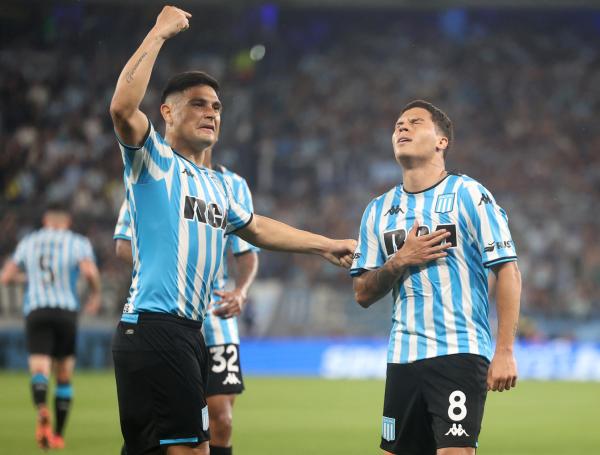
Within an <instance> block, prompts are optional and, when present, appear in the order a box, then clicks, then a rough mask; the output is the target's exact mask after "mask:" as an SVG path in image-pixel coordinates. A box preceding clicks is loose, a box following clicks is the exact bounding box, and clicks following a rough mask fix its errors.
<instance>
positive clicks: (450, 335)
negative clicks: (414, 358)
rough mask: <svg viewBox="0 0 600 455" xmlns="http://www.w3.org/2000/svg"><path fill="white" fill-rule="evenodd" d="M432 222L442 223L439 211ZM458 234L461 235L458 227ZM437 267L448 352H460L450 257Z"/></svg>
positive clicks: (433, 213)
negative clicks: (449, 266) (449, 265)
mask: <svg viewBox="0 0 600 455" xmlns="http://www.w3.org/2000/svg"><path fill="white" fill-rule="evenodd" d="M446 184H447V182H444V183H443V184H440V185H438V187H437V188H436V189H435V193H434V194H437V193H441V192H442V191H443V189H445V186H446ZM431 223H432V226H431V229H435V227H436V226H437V225H438V224H440V223H441V222H440V214H439V213H435V212H432V213H431ZM457 228H458V226H457ZM456 235H457V236H459V235H460V232H458V229H457V233H456ZM435 267H436V269H437V271H438V274H439V277H440V278H439V279H440V293H441V300H442V307H443V314H444V327H445V329H446V341H447V343H448V352H447V353H448V354H455V353H457V352H458V335H457V333H456V316H455V314H454V303H453V301H452V282H451V279H450V269H449V268H448V259H447V258H441V259H438V260H437V261H436V266H435ZM432 300H433V296H432Z"/></svg>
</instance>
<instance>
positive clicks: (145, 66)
mask: <svg viewBox="0 0 600 455" xmlns="http://www.w3.org/2000/svg"><path fill="white" fill-rule="evenodd" d="M164 43H165V39H164V38H163V37H161V36H160V35H159V34H158V33H157V32H156V30H155V29H154V28H153V29H152V30H150V32H149V33H148V35H146V38H144V41H142V44H141V45H140V47H139V48H138V49H137V50H136V51H135V53H134V54H133V55H132V56H131V58H130V59H129V61H128V62H127V64H126V65H125V67H124V68H123V71H121V74H120V76H119V80H118V81H117V87H116V89H115V93H114V95H113V99H112V102H111V114H112V115H113V117H114V116H115V115H116V116H120V117H123V118H128V117H130V116H131V115H133V113H134V112H135V111H137V110H138V109H139V106H140V104H141V102H142V99H143V98H144V95H145V94H146V89H147V88H148V82H149V81H150V75H151V74H152V68H153V67H154V63H155V61H156V57H157V56H158V53H159V52H160V49H161V48H162V46H163V44H164Z"/></svg>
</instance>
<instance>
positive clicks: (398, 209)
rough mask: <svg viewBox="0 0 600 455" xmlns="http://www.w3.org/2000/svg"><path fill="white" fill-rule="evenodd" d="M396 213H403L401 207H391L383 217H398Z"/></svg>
mask: <svg viewBox="0 0 600 455" xmlns="http://www.w3.org/2000/svg"><path fill="white" fill-rule="evenodd" d="M398 213H404V210H402V207H400V206H399V205H392V206H391V207H390V209H389V210H388V211H387V212H385V213H384V215H398Z"/></svg>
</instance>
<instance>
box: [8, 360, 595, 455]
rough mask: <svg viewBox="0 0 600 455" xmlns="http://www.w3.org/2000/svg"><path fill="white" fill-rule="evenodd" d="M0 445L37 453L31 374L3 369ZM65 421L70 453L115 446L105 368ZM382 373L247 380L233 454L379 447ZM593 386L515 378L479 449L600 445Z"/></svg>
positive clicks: (490, 408)
mask: <svg viewBox="0 0 600 455" xmlns="http://www.w3.org/2000/svg"><path fill="white" fill-rule="evenodd" d="M0 385H1V387H0V453H2V454H5V453H6V454H9V453H11V454H12V453H14V454H19V455H28V454H39V453H40V451H39V450H38V449H37V448H36V447H35V443H34V441H33V432H34V412H33V409H32V405H31V403H30V397H29V385H28V376H27V375H25V374H20V373H19V374H16V373H0ZM74 385H75V405H74V409H73V413H72V415H71V417H70V421H69V423H68V428H67V445H68V447H67V449H66V450H64V451H63V453H64V454H65V455H68V454H85V455H88V454H89V455H95V454H102V455H110V454H118V451H119V447H120V443H121V436H120V433H119V426H118V417H117V407H116V394H115V387H114V378H113V375H112V373H111V372H106V373H83V372H79V373H78V374H77V376H76V379H75V382H74ZM382 401H383V382H382V381H330V380H320V379H292V378H289V379H287V378H286V379H281V378H277V379H271V378H268V379H266V378H247V380H246V392H245V393H244V394H243V395H242V396H241V397H240V398H239V399H238V401H237V403H236V410H235V421H234V427H235V431H234V446H235V449H236V450H235V452H236V453H237V454H239V455H265V454H267V455H269V454H276V453H282V454H284V455H300V454H302V455H312V454H315V455H321V454H322V455H325V454H344V455H353V454H354V455H367V454H377V453H379V451H378V449H377V447H378V444H379V428H380V421H381V407H382ZM599 421H600V384H596V383H565V382H548V383H546V382H522V383H520V384H519V386H518V388H517V389H516V390H514V391H511V392H508V393H506V392H505V393H494V394H490V395H488V401H487V405H486V415H485V419H484V427H483V431H482V435H481V437H480V450H479V451H478V453H479V454H490V455H492V454H493V455H500V454H502V455H530V454H531V455H534V454H544V455H554V454H584V453H597V450H598V447H600V431H598V422H599Z"/></svg>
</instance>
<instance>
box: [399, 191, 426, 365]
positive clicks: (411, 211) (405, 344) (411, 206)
mask: <svg viewBox="0 0 600 455" xmlns="http://www.w3.org/2000/svg"><path fill="white" fill-rule="evenodd" d="M405 194H406V193H405ZM406 206H407V210H406V217H405V222H406V224H405V226H404V229H405V230H406V236H407V237H408V231H410V229H411V228H412V226H413V225H414V224H415V219H416V212H415V207H416V201H415V198H414V197H413V196H411V195H409V194H406ZM407 273H408V274H409V275H410V277H411V286H412V289H413V295H414V296H415V297H416V294H417V292H419V290H420V287H417V286H420V285H421V279H420V277H419V267H409V269H408V270H407ZM400 302H401V305H402V306H401V307H400V321H401V324H400V330H401V332H400V333H401V335H400V346H401V348H400V349H401V350H400V363H406V362H407V361H408V349H409V341H410V336H409V334H408V326H407V324H406V322H407V320H408V301H407V296H406V294H404V295H402V293H401V300H400Z"/></svg>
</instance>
